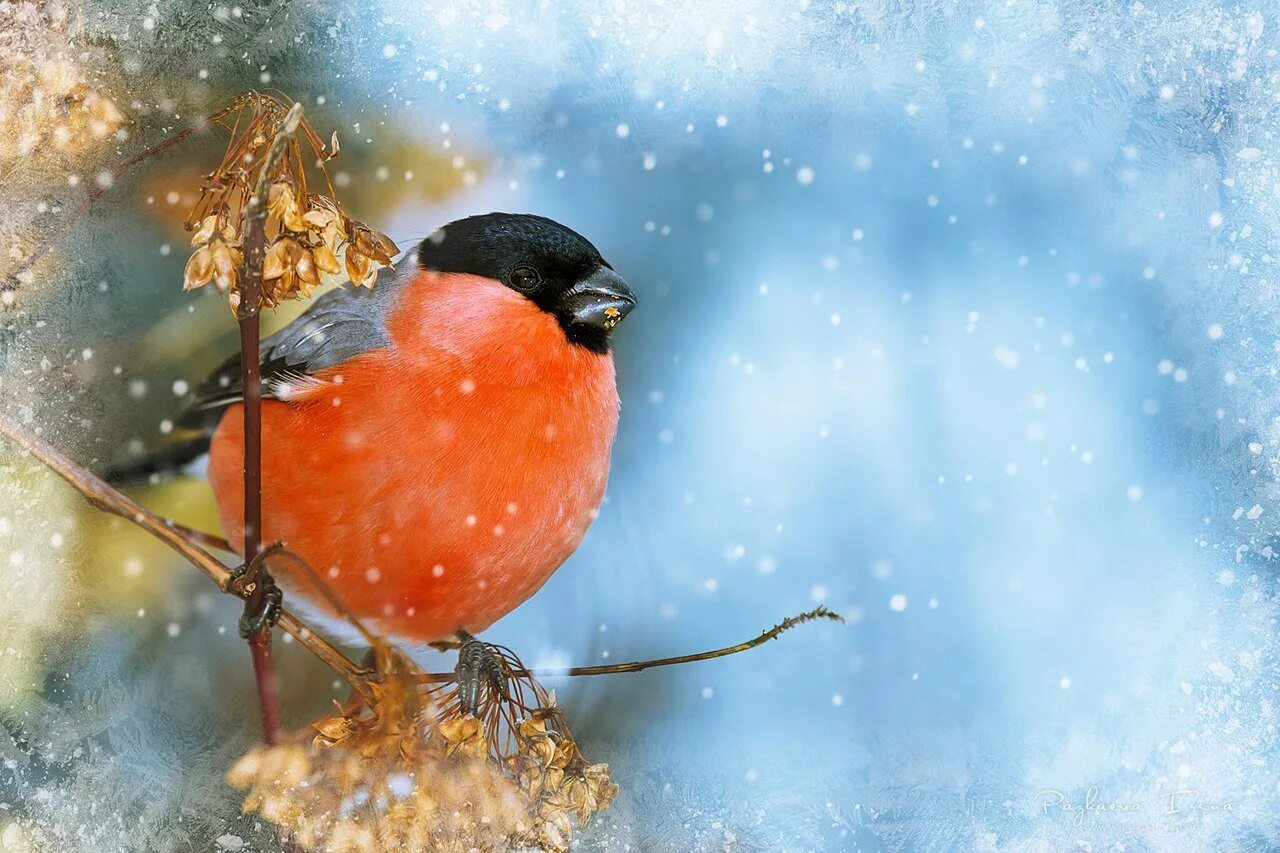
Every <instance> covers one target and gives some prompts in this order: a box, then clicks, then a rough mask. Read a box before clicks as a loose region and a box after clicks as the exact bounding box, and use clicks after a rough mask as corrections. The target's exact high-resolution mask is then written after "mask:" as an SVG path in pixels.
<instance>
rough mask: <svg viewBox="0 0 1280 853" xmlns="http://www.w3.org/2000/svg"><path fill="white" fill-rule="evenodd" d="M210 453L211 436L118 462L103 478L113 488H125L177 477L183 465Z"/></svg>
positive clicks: (196, 438)
mask: <svg viewBox="0 0 1280 853" xmlns="http://www.w3.org/2000/svg"><path fill="white" fill-rule="evenodd" d="M208 452H209V436H207V435H200V436H196V437H195V438H191V439H187V440H186V441H180V442H178V443H177V444H171V445H169V446H168V447H165V448H162V449H160V450H157V451H154V452H152V453H149V454H147V455H146V456H139V457H138V458H137V459H129V460H126V461H124V462H119V463H117V464H115V465H113V466H111V467H110V468H108V469H107V471H106V473H105V474H103V475H102V476H103V479H105V480H106V481H107V482H108V483H110V484H112V485H113V486H126V485H128V484H130V483H138V482H141V481H143V480H148V481H150V482H152V483H155V482H158V481H159V480H160V479H161V478H162V477H166V476H169V475H172V474H176V473H177V472H178V471H179V470H180V469H181V468H182V467H183V466H184V465H187V464H189V463H191V462H194V461H195V460H196V459H199V458H200V457H201V456H203V455H204V454H205V453H208Z"/></svg>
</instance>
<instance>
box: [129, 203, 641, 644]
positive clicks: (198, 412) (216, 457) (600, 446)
mask: <svg viewBox="0 0 1280 853" xmlns="http://www.w3.org/2000/svg"><path fill="white" fill-rule="evenodd" d="M635 304H636V299H635V295H634V293H633V292H632V290H631V288H630V286H629V285H628V284H627V282H626V281H625V280H624V279H623V278H622V276H620V275H619V274H618V273H617V272H615V271H614V269H613V267H612V266H611V265H610V264H609V262H607V261H606V260H605V259H604V258H603V257H602V256H601V254H600V252H599V251H598V250H597V249H596V248H595V246H593V245H592V244H591V243H590V242H589V241H588V240H587V239H586V238H585V237H583V236H582V235H580V234H578V233H577V232H575V231H573V230H571V229H570V228H568V227H566V226H564V225H562V224H560V223H558V222H556V221H554V220H552V219H549V218H546V217H543V216H538V215H533V214H524V213H488V214H483V215H476V216H470V217H467V218H463V219H459V220H457V221H455V222H451V223H449V224H447V225H445V226H443V227H441V228H438V229H437V230H436V231H434V232H433V233H431V234H430V235H429V236H428V237H426V238H425V239H424V240H422V241H421V243H419V244H418V245H417V247H416V248H414V249H413V250H411V251H410V252H407V253H406V254H405V255H404V257H403V258H402V259H401V260H400V261H399V262H398V263H397V264H396V265H395V266H394V267H393V268H391V269H388V270H384V271H383V273H382V275H381V276H380V278H379V280H378V281H377V282H376V283H375V285H374V286H373V287H372V288H360V287H341V288H337V289H334V290H331V291H329V292H327V293H325V294H324V295H322V296H320V297H319V298H317V299H316V300H315V301H314V302H313V303H312V304H311V305H310V307H309V308H308V309H307V310H306V311H305V312H304V313H303V314H301V315H300V316H299V317H298V318H297V319H295V320H294V321H293V322H291V323H290V324H289V325H288V326H286V327H285V328H283V329H282V330H280V331H279V332H277V333H275V334H274V335H271V336H270V337H268V338H266V339H264V340H263V342H262V346H261V364H260V368H261V383H262V386H261V387H262V397H263V402H262V531H261V538H262V541H263V542H273V541H279V542H281V543H283V547H285V548H287V549H288V551H290V552H291V553H292V554H294V555H296V556H297V557H299V558H301V559H302V560H304V561H305V562H306V563H307V565H309V566H310V567H311V569H312V570H313V571H314V572H315V574H316V575H317V576H318V577H319V578H320V579H321V580H322V581H323V582H324V583H325V584H327V585H328V586H329V587H330V588H331V589H332V591H333V592H334V594H335V595H336V597H337V599H338V600H339V601H340V602H341V604H342V605H343V607H344V608H345V609H346V610H347V611H349V613H350V614H352V615H354V616H355V617H357V618H358V619H359V620H360V622H361V623H362V624H363V625H365V626H366V627H368V628H369V629H370V630H372V631H373V632H375V633H377V634H379V635H382V636H386V637H390V638H393V639H395V640H397V641H400V642H404V643H411V644H418V645H426V644H428V643H436V642H442V641H448V640H450V639H454V640H456V639H458V638H462V639H463V640H466V639H468V638H470V639H474V637H475V635H477V634H479V633H481V632H483V631H484V630H485V629H487V628H488V627H489V626H490V625H492V624H493V623H494V622H496V621H497V620H498V619H500V618H502V617H503V616H505V615H506V614H508V613H510V612H511V611H512V610H514V609H515V608H516V607H518V606H519V605H520V604H522V603H523V602H524V601H526V600H527V599H528V598H530V597H531V596H532V595H533V594H534V593H535V592H537V590H538V589H539V588H540V587H541V586H542V585H543V584H544V583H545V582H546V581H547V579H548V578H550V577H551V575H552V573H554V572H555V571H556V569H557V568H559V567H560V566H561V564H563V563H564V562H565V560H566V559H567V558H568V557H569V556H570V555H571V554H572V553H573V552H574V551H575V549H576V548H577V547H578V545H579V544H580V542H581V541H582V539H583V536H584V535H585V533H586V531H587V528H588V527H589V526H590V525H591V523H592V521H593V520H594V518H595V517H596V514H597V512H598V509H599V507H600V504H601V501H602V499H603V497H604V493H605V487H606V483H607V479H608V474H609V465H610V456H611V452H612V447H613V443H614V438H615V435H616V432H617V427H618V420H619V410H620V402H619V396H618V390H617V381H616V376H615V368H614V359H613V353H612V335H613V330H614V328H615V327H616V326H617V325H618V324H619V323H620V322H621V321H622V320H623V319H624V318H625V317H626V316H627V315H628V314H629V313H630V312H631V311H632V309H633V308H634V307H635ZM240 368H241V364H240V357H239V355H238V354H237V355H234V356H232V357H231V358H229V359H228V360H227V361H226V362H225V363H223V364H222V366H221V367H219V368H218V369H217V370H215V371H214V372H213V374H212V375H211V376H209V378H208V379H207V380H206V381H205V382H203V383H202V384H201V385H199V386H198V387H197V389H196V392H195V395H194V399H193V401H192V402H191V403H190V405H189V407H188V408H187V409H186V410H185V411H184V412H183V413H181V414H180V415H179V416H178V417H177V419H176V421H175V423H176V425H177V427H179V428H180V429H182V430H185V431H187V433H188V434H189V435H190V436H191V437H189V438H187V439H186V440H185V441H182V442H180V443H177V444H175V445H172V446H170V447H168V448H165V449H163V450H160V451H158V452H156V453H153V454H151V455H150V456H147V457H145V458H142V459H135V460H132V461H129V462H126V463H124V464H122V465H120V466H118V467H117V468H115V469H114V470H113V471H112V472H111V475H110V477H109V479H112V480H114V481H116V482H121V481H128V480H137V479H139V478H140V477H142V476H144V475H152V476H153V477H154V476H156V475H158V474H159V473H161V472H165V471H168V470H172V469H175V468H177V467H180V466H182V465H184V464H186V463H188V462H191V461H194V460H195V459H197V458H198V457H199V456H201V455H202V454H205V453H207V455H208V466H207V476H208V480H209V482H210V484H211V486H212V490H213V494H214V497H215V500H216V503H217V509H218V516H219V519H220V522H221V525H222V528H223V532H224V534H225V536H226V539H227V541H228V542H229V543H230V545H231V546H232V547H233V548H234V549H236V550H237V552H238V553H240V554H241V555H242V556H243V553H244V509H243V508H244V500H243V489H244V481H243V451H244V407H243V395H244V389H243V387H242V385H241V369H240ZM271 571H272V575H273V576H274V578H275V580H276V581H277V582H278V583H279V585H280V587H281V588H282V589H283V590H284V592H285V594H286V595H287V596H288V600H289V601H290V603H291V606H294V607H298V605H299V604H301V607H300V608H299V609H300V612H302V613H304V614H306V615H311V616H316V617H319V618H320V619H321V620H322V621H324V622H325V624H327V625H328V626H330V627H334V628H338V627H339V626H341V624H342V623H341V620H340V619H339V618H338V617H339V615H340V614H338V613H337V612H336V610H335V607H334V605H333V604H332V603H331V601H330V600H329V599H328V598H326V596H325V595H324V594H322V592H321V591H320V590H319V589H318V588H317V586H316V585H315V583H314V582H312V581H311V580H310V579H309V577H308V575H307V574H306V573H305V571H304V570H303V569H301V568H300V567H297V566H296V565H294V564H293V563H292V562H291V561H287V560H280V561H278V562H276V563H273V564H272V569H271ZM342 633H343V632H342V631H341V630H339V634H342Z"/></svg>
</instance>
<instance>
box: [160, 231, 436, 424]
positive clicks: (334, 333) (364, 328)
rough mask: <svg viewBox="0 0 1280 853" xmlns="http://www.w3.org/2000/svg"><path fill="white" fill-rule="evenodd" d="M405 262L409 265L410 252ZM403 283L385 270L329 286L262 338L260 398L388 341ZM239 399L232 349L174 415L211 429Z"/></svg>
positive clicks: (181, 421) (237, 370) (240, 387)
mask: <svg viewBox="0 0 1280 853" xmlns="http://www.w3.org/2000/svg"><path fill="white" fill-rule="evenodd" d="M404 262H407V263H408V264H409V265H412V264H413V259H412V256H409V257H408V258H406V259H405V261H404ZM404 262H402V263H404ZM403 285H404V280H403V277H401V276H399V275H397V274H396V273H395V271H394V270H391V269H385V270H383V271H382V272H381V274H380V275H379V276H378V280H377V282H376V283H375V284H374V286H373V287H372V288H367V287H353V286H350V285H347V286H344V287H341V288H337V289H335V290H331V291H329V292H328V293H326V294H325V295H323V296H321V297H320V298H319V299H317V300H316V301H315V302H313V303H312V304H311V307H310V308H308V309H307V310H306V311H305V312H303V313H302V314H301V315H299V316H298V318H297V319H296V320H294V321H293V322H292V323H290V324H289V325H287V326H285V327H284V328H283V329H281V330H280V331H278V332H276V333H275V334H274V335H271V336H270V337H268V338H266V339H264V340H263V342H262V348H261V361H260V363H261V373H262V396H263V398H264V399H269V398H276V397H277V395H278V393H279V392H280V391H281V390H282V389H284V388H285V387H288V386H289V385H296V384H298V383H300V382H305V381H306V379H307V377H309V376H311V375H312V374H313V373H315V372H316V371H318V370H323V369H324V368H326V367H333V366H334V365H336V364H341V363H342V362H344V361H347V360H348V359H350V358H354V357H355V356H357V355H360V354H361V353H364V352H368V351H369V350H373V349H381V348H383V347H386V346H389V345H390V343H391V340H390V338H389V337H388V335H387V312H388V311H389V310H390V308H391V305H392V303H393V302H394V301H395V296H396V292H397V291H398V290H399V289H400V288H401V287H403ZM243 398H244V386H243V385H242V384H241V381H240V354H239V353H236V354H235V355H233V356H232V357H231V358H229V359H227V360H226V361H225V362H223V364H222V365H221V366H220V367H219V368H218V369H217V370H215V371H214V372H213V374H212V375H210V376H209V378H208V379H206V380H205V381H204V382H203V383H202V384H201V385H200V387H199V388H197V389H196V396H195V400H194V401H193V402H192V404H191V406H190V408H188V409H187V410H186V411H185V412H184V413H183V414H182V415H181V416H180V417H179V418H178V425H179V426H182V427H186V428H190V429H198V430H200V431H202V432H212V430H213V429H214V428H216V427H217V425H218V421H219V420H220V419H221V418H222V413H223V412H224V411H226V409H227V407H228V406H231V405H233V404H235V403H238V402H240V400H242V399H243Z"/></svg>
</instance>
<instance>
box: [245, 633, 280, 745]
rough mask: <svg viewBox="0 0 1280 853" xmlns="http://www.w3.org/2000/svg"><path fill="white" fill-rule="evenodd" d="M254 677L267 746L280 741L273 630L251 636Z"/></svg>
mask: <svg viewBox="0 0 1280 853" xmlns="http://www.w3.org/2000/svg"><path fill="white" fill-rule="evenodd" d="M249 656H250V657H251V658H252V659H253V677H254V681H255V682H257V685H258V710H259V711H260V712H261V715H262V740H263V741H264V742H265V743H266V744H267V746H275V745H276V744H278V743H279V742H280V701H279V699H278V698H277V697H276V669H275V664H274V663H272V661H271V631H270V629H267V630H263V631H259V632H258V633H256V634H254V635H253V636H252V637H250V638H249Z"/></svg>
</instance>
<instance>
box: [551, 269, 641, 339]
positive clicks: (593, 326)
mask: <svg viewBox="0 0 1280 853" xmlns="http://www.w3.org/2000/svg"><path fill="white" fill-rule="evenodd" d="M635 307H636V297H635V294H634V293H632V292H631V288H630V287H629V286H628V285H627V283H626V282H625V281H623V280H622V276H620V275H618V274H617V273H616V272H614V271H613V270H611V269H609V268H608V267H601V268H600V269H598V270H596V271H595V272H594V273H592V274H591V275H590V276H588V277H587V278H584V279H583V280H582V281H580V282H578V283H577V284H575V285H574V286H573V287H571V288H569V290H567V291H566V292H565V294H564V296H562V297H561V302H560V308H561V312H562V316H563V317H564V318H565V319H566V320H567V321H568V324H569V326H570V327H576V328H577V330H578V331H579V332H581V333H585V335H586V336H593V335H599V336H601V337H603V336H606V335H607V334H608V333H609V332H610V331H612V330H613V327H614V326H616V325H618V324H619V323H621V322H622V320H623V318H625V317H626V316H627V315H628V314H630V313H631V309H632V308H635Z"/></svg>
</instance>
